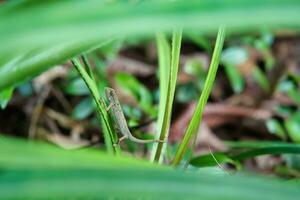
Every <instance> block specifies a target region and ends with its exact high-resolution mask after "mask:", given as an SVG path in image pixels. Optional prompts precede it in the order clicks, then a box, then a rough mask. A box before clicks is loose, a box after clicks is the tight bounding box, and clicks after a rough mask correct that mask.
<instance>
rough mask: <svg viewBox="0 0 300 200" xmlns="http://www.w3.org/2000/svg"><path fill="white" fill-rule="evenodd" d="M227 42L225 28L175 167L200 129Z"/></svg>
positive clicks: (219, 39) (215, 50)
mask: <svg viewBox="0 0 300 200" xmlns="http://www.w3.org/2000/svg"><path fill="white" fill-rule="evenodd" d="M224 40H225V29H224V28H223V27H220V28H219V31H218V35H217V40H216V45H215V49H214V52H213V56H212V60H211V63H210V67H209V71H208V74H207V78H206V80H205V85H204V88H203V91H202V94H201V96H200V98H199V100H198V103H197V106H196V108H195V111H194V114H193V116H192V119H191V121H190V123H189V125H188V127H187V129H186V131H185V133H184V138H183V140H182V142H181V143H180V146H179V148H178V150H177V152H176V154H175V158H174V160H173V165H175V166H177V165H179V163H180V161H181V159H182V158H183V156H184V154H185V152H186V150H187V148H188V145H189V143H190V141H191V139H192V136H194V135H195V134H196V133H197V131H198V128H199V125H200V123H201V120H202V112H203V110H204V106H205V104H206V103H207V100H208V97H209V95H210V92H211V90H212V87H213V84H214V80H215V77H216V74H217V71H218V66H219V61H220V56H221V52H222V48H223V44H224Z"/></svg>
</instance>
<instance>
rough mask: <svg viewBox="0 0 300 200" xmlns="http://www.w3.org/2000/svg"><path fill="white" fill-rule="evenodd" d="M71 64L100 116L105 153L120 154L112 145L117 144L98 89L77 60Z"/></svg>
mask: <svg viewBox="0 0 300 200" xmlns="http://www.w3.org/2000/svg"><path fill="white" fill-rule="evenodd" d="M72 63H73V65H74V66H75V68H76V69H77V71H78V73H79V74H80V76H81V78H82V79H83V80H84V82H85V84H86V86H87V87H88V89H89V91H90V93H91V95H92V97H93V100H94V102H95V104H96V107H97V112H98V114H99V116H101V124H102V128H103V133H104V138H105V145H106V148H107V151H108V152H109V153H112V154H113V153H116V154H117V155H118V154H120V147H119V146H114V145H113V144H116V143H117V139H116V138H117V137H116V136H115V135H114V132H113V128H112V126H111V124H110V123H109V116H108V113H107V112H106V109H105V107H104V104H103V103H100V95H99V92H98V88H97V85H96V83H95V82H94V81H93V80H92V79H91V77H90V76H89V75H88V73H87V72H86V70H85V69H84V67H83V66H82V65H81V63H80V61H79V59H78V58H74V59H72Z"/></svg>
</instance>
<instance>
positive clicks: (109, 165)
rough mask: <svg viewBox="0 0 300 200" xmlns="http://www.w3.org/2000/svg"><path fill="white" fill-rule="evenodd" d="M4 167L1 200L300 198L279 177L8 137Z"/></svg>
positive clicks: (1, 149) (1, 158) (0, 160)
mask: <svg viewBox="0 0 300 200" xmlns="http://www.w3.org/2000/svg"><path fill="white" fill-rule="evenodd" d="M0 168H1V173H0V191H1V196H0V199H52V198H53V197H55V198H57V199H74V198H75V199H107V198H117V199H136V198H142V199H160V198H162V197H163V198H164V199H178V198H180V199H207V200H216V199H231V200H240V199H243V200H254V199H264V200H281V199H285V200H294V199H295V197H297V196H299V195H300V191H299V185H296V184H289V183H287V182H283V181H279V180H277V179H274V178H261V177H256V176H254V175H242V176H241V175H232V176H226V177H224V176H220V175H215V174H213V173H207V170H198V171H194V172H182V171H179V170H174V169H173V168H170V167H163V166H158V165H153V164H150V163H149V162H145V161H141V160H135V159H133V158H129V157H127V156H122V157H114V156H110V155H107V154H104V153H102V152H99V151H96V150H80V151H66V150H61V149H58V148H56V147H53V146H50V145H46V144H42V143H36V142H28V141H27V142H25V141H20V140H15V139H8V138H4V137H1V138H0ZM16 188H17V189H16Z"/></svg>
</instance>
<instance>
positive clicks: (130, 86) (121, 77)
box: [115, 72, 156, 117]
mask: <svg viewBox="0 0 300 200" xmlns="http://www.w3.org/2000/svg"><path fill="white" fill-rule="evenodd" d="M115 79H116V82H117V84H118V85H119V87H121V88H123V89H125V90H126V91H127V92H130V93H131V94H132V95H133V96H134V97H135V98H136V99H137V102H138V105H139V106H140V107H141V109H142V110H143V111H145V112H146V113H148V114H149V115H150V116H152V117H155V115H156V110H155V109H154V108H153V104H152V96H151V93H150V92H149V90H148V89H147V88H146V87H145V86H144V85H143V84H142V83H140V82H139V81H138V80H137V79H136V78H135V77H134V76H133V75H130V74H127V73H121V72H120V73H117V74H116V76H115Z"/></svg>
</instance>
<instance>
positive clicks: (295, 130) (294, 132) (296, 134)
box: [284, 118, 300, 143]
mask: <svg viewBox="0 0 300 200" xmlns="http://www.w3.org/2000/svg"><path fill="white" fill-rule="evenodd" d="M284 126H285V128H286V129H287V132H288V135H289V137H290V138H291V139H292V140H293V141H294V142H296V143H300V123H299V121H298V120H295V119H293V118H290V119H287V120H285V122H284Z"/></svg>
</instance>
